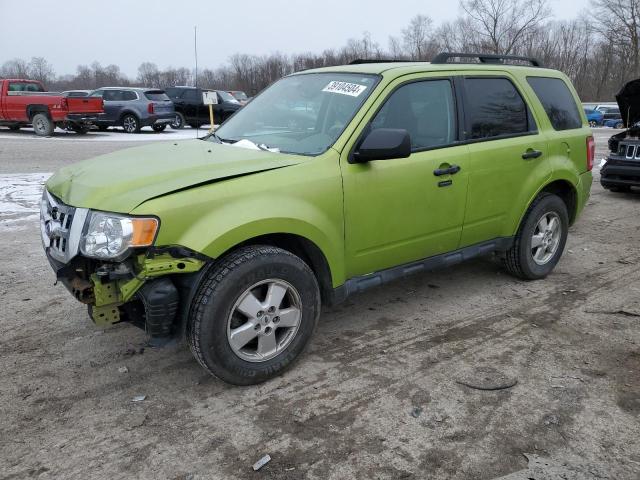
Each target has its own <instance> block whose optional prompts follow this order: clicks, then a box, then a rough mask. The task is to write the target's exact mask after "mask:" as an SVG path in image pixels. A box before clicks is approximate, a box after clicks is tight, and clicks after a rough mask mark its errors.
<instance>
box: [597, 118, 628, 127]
mask: <svg viewBox="0 0 640 480" xmlns="http://www.w3.org/2000/svg"><path fill="white" fill-rule="evenodd" d="M602 125H603V126H604V127H609V128H618V129H620V128H624V121H623V120H622V117H618V118H610V119H609V120H605V121H604V122H603V123H602Z"/></svg>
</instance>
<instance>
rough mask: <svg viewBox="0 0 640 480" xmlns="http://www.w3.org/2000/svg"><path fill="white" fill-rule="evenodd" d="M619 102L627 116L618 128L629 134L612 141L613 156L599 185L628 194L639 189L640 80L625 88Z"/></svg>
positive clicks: (620, 121) (618, 99) (608, 158)
mask: <svg viewBox="0 0 640 480" xmlns="http://www.w3.org/2000/svg"><path fill="white" fill-rule="evenodd" d="M616 100H617V101H618V105H619V107H620V108H619V110H620V111H622V112H624V116H623V117H622V118H620V119H619V120H617V122H618V124H617V125H616V128H625V129H626V130H624V131H623V132H620V133H617V134H615V135H613V136H612V137H611V138H610V139H609V151H610V153H609V156H608V157H607V160H606V162H605V164H604V165H603V166H602V168H601V169H600V184H601V185H602V186H603V187H604V188H606V189H607V190H611V191H613V192H625V191H629V190H630V189H631V187H640V79H638V80H632V81H631V82H628V83H627V84H626V85H625V86H624V87H622V89H621V90H620V92H618V94H617V95H616ZM610 121H612V120H610ZM605 124H606V122H605Z"/></svg>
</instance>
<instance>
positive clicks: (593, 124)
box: [589, 120, 598, 128]
mask: <svg viewBox="0 0 640 480" xmlns="http://www.w3.org/2000/svg"><path fill="white" fill-rule="evenodd" d="M589 126H590V127H591V128H596V127H597V126H598V122H596V121H595V120H589Z"/></svg>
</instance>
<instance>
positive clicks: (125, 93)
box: [120, 90, 138, 100]
mask: <svg viewBox="0 0 640 480" xmlns="http://www.w3.org/2000/svg"><path fill="white" fill-rule="evenodd" d="M120 94H121V95H122V100H137V99H138V96H137V95H136V92H133V91H131V90H122V91H121V92H120Z"/></svg>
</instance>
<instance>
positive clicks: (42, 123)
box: [31, 113, 55, 137]
mask: <svg viewBox="0 0 640 480" xmlns="http://www.w3.org/2000/svg"><path fill="white" fill-rule="evenodd" d="M31 122H32V124H33V131H34V132H35V134H36V135H38V136H39V137H50V136H51V135H52V134H53V129H54V128H55V125H54V124H53V122H52V121H51V119H50V118H49V117H48V116H47V115H46V114H44V113H36V114H35V115H34V116H33V120H31Z"/></svg>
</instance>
